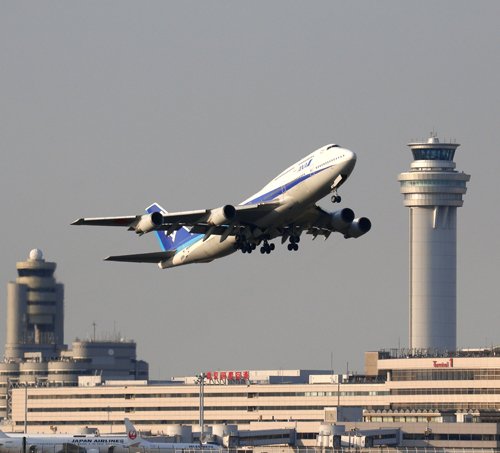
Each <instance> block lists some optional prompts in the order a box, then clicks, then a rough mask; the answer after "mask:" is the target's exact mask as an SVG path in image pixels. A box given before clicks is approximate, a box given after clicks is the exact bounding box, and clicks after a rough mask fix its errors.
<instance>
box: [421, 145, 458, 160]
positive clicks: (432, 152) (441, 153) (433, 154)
mask: <svg viewBox="0 0 500 453" xmlns="http://www.w3.org/2000/svg"><path fill="white" fill-rule="evenodd" d="M412 152H413V158H414V159H415V160H448V161H452V160H453V157H454V156H455V150H454V149H450V148H423V149H422V148H414V149H412Z"/></svg>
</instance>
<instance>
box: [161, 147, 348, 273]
mask: <svg viewBox="0 0 500 453" xmlns="http://www.w3.org/2000/svg"><path fill="white" fill-rule="evenodd" d="M355 163H356V154H354V153H353V152H352V151H350V150H348V149H345V148H341V147H339V146H337V145H326V146H323V147H322V148H320V149H318V150H316V151H314V152H313V153H311V154H309V155H308V156H306V157H304V158H302V159H300V160H299V161H298V162H296V163H295V164H293V165H292V166H290V167H288V168H287V169H286V170H284V171H283V172H282V173H280V174H279V175H278V176H277V177H276V178H274V179H273V180H272V181H271V182H269V183H268V184H267V185H266V186H265V187H263V188H262V189H261V190H260V191H259V192H257V193H256V194H254V195H252V196H251V197H249V198H248V199H246V200H245V201H243V202H242V203H240V204H241V205H246V204H256V203H259V202H269V201H273V200H276V201H280V204H279V205H278V206H277V207H276V208H275V209H273V210H272V211H270V212H269V213H267V214H265V215H263V216H262V217H261V218H260V219H259V220H258V221H256V222H255V223H256V225H257V226H258V227H259V228H260V229H261V230H266V231H269V232H270V236H271V238H272V237H276V236H277V235H278V234H274V235H273V234H272V232H273V231H275V230H276V229H277V228H279V227H280V226H286V225H289V224H293V222H294V219H296V218H298V217H299V216H300V215H301V213H302V212H303V211H304V209H305V208H307V207H309V206H312V205H313V204H314V203H316V202H317V201H318V200H320V199H321V198H323V197H325V196H326V195H328V194H329V193H330V192H332V191H333V190H334V189H335V188H337V187H338V186H340V184H342V183H343V182H344V181H345V179H346V178H347V177H348V176H349V175H350V174H351V172H352V170H353V168H354V165H355ZM203 237H204V235H202V234H201V235H199V236H197V237H195V238H193V239H192V240H191V241H190V242H188V243H187V244H185V246H184V247H183V248H180V249H178V250H177V253H176V254H175V255H174V256H173V257H172V258H170V259H169V260H167V261H164V262H162V263H160V267H161V268H167V267H173V266H180V265H183V264H190V263H206V262H209V261H212V260H214V259H216V258H220V257H223V256H226V255H229V254H231V253H234V252H235V247H234V244H235V239H234V237H228V238H227V239H226V240H224V241H221V240H220V236H216V235H214V236H211V237H210V238H208V239H207V240H205V241H204V240H203Z"/></svg>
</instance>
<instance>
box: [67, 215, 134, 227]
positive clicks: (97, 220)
mask: <svg viewBox="0 0 500 453" xmlns="http://www.w3.org/2000/svg"><path fill="white" fill-rule="evenodd" d="M139 218H140V216H136V215H129V216H121V217H93V218H81V219H77V220H75V221H74V222H72V223H71V225H97V226H121V227H128V226H130V225H131V224H132V223H133V222H134V221H136V220H138V219H139Z"/></svg>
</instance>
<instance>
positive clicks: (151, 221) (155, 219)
mask: <svg viewBox="0 0 500 453" xmlns="http://www.w3.org/2000/svg"><path fill="white" fill-rule="evenodd" d="M162 224H163V215H162V214H161V213H160V212H152V213H151V214H144V215H142V216H141V218H140V219H139V221H138V222H137V224H136V225H135V226H133V228H134V230H135V232H136V233H137V234H144V233H149V232H150V231H153V230H155V229H156V228H158V227H159V226H161V225H162Z"/></svg>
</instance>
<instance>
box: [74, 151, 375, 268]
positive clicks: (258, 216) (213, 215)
mask: <svg viewBox="0 0 500 453" xmlns="http://www.w3.org/2000/svg"><path fill="white" fill-rule="evenodd" d="M355 164H356V154H355V153H354V152H353V151H350V150H348V149H346V148H342V147H341V146H339V145H336V144H329V145H325V146H323V147H321V148H319V149H317V150H316V151H314V152H312V153H311V154H309V155H307V156H306V157H304V158H302V159H300V160H299V161H298V162H296V163H295V164H293V165H291V166H290V167H288V168H287V169H286V170H284V171H283V172H281V173H280V174H279V175H278V176H276V178H274V179H273V180H272V181H270V182H269V183H268V184H267V185H266V186H265V187H264V188H262V189H261V190H260V191H259V192H257V193H256V194H254V195H252V196H251V197H249V198H247V199H246V200H244V201H243V202H242V203H240V204H239V205H236V206H234V205H231V204H226V205H224V206H221V207H218V208H215V209H203V210H197V211H182V212H167V211H166V210H164V209H163V208H162V207H161V206H160V205H159V204H157V203H154V204H152V205H151V206H149V207H148V208H146V212H147V214H143V215H135V216H121V217H94V218H80V219H77V220H75V221H74V222H73V223H72V225H100V226H120V227H126V228H128V229H129V230H130V231H134V232H135V233H137V234H138V235H143V234H146V233H149V232H151V231H154V232H155V233H156V235H157V238H158V240H159V242H160V246H161V249H162V251H160V252H152V253H139V254H134V255H118V256H109V257H107V258H105V260H107V261H123V262H134V263H157V264H158V266H159V267H160V269H166V268H171V267H175V266H181V265H186V264H190V263H209V262H211V261H213V260H215V259H217V258H222V257H224V256H227V255H230V254H231V253H234V252H236V251H237V250H240V251H241V252H243V253H252V251H254V250H255V249H256V248H257V247H258V246H260V252H261V253H262V254H269V253H271V252H272V251H273V250H274V249H275V244H274V243H270V241H271V240H273V239H276V238H281V243H282V244H284V243H285V242H287V241H288V244H287V248H288V250H290V251H296V250H298V248H299V246H298V244H299V242H300V236H301V234H302V233H304V232H305V233H307V234H311V235H312V236H313V239H316V237H317V236H323V237H324V238H325V240H326V239H327V238H328V237H329V236H330V234H331V233H333V232H339V233H340V234H342V235H343V236H344V237H345V238H358V237H360V236H362V235H364V234H366V233H367V232H368V231H370V229H371V222H370V220H369V219H368V218H366V217H360V218H354V212H353V211H352V210H351V209H349V208H343V209H339V210H337V211H335V212H327V211H325V210H323V209H322V208H321V207H319V206H317V205H316V202H317V201H319V200H321V199H322V198H324V197H326V196H327V195H329V194H330V193H332V195H331V201H332V203H340V202H341V197H340V196H339V195H338V192H337V191H338V189H339V187H340V186H341V185H342V184H344V183H345V181H346V180H347V178H348V177H349V175H350V174H351V172H352V171H353V169H354V166H355Z"/></svg>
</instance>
